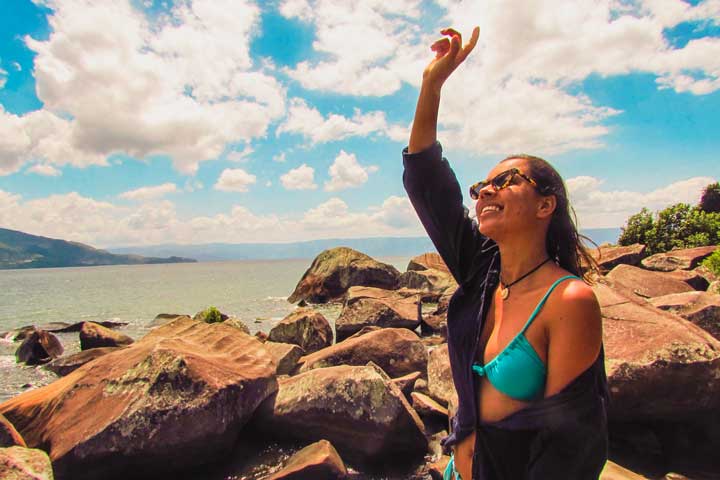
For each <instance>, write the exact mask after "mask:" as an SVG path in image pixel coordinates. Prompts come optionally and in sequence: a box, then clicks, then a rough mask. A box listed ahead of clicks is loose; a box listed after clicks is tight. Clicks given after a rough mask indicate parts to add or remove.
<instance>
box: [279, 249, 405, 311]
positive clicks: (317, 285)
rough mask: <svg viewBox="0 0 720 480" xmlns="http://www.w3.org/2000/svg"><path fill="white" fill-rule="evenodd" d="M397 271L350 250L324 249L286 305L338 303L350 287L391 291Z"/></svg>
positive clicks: (395, 283)
mask: <svg viewBox="0 0 720 480" xmlns="http://www.w3.org/2000/svg"><path fill="white" fill-rule="evenodd" d="M399 276H400V272H398V270H397V269H396V268H395V267H393V266H392V265H388V264H385V263H381V262H378V261H377V260H374V259H373V258H371V257H369V256H367V255H365V254H364V253H360V252H358V251H356V250H353V249H352V248H347V247H338V248H331V249H329V250H325V251H324V252H322V253H320V255H318V256H317V257H315V260H313V262H312V264H311V265H310V268H309V269H308V270H307V271H306V272H305V274H304V275H303V276H302V278H301V279H300V282H298V284H297V286H296V287H295V291H294V292H293V293H292V294H291V295H290V297H289V298H288V302H290V303H295V302H299V301H300V300H305V301H308V302H312V303H325V302H330V301H338V300H340V299H342V298H343V296H344V295H345V292H347V290H348V288H350V287H352V286H353V285H364V286H368V287H378V288H388V289H393V288H395V287H396V286H397V279H398V277H399Z"/></svg>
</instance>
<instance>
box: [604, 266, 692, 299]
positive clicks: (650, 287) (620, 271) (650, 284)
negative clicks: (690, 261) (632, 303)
mask: <svg viewBox="0 0 720 480" xmlns="http://www.w3.org/2000/svg"><path fill="white" fill-rule="evenodd" d="M605 278H606V279H607V280H609V282H610V284H611V285H612V286H613V288H614V289H616V290H619V291H624V293H625V294H628V293H630V292H631V293H634V294H635V295H637V296H639V297H642V298H652V297H661V296H663V295H669V294H671V293H682V292H690V291H692V290H693V288H692V287H691V286H690V285H688V284H687V283H685V282H683V281H682V280H676V279H674V278H672V277H671V276H669V275H668V274H667V273H663V272H651V271H649V270H643V269H642V268H637V267H633V266H630V265H618V266H617V267H615V268H613V269H612V270H611V271H610V273H608V274H607V275H606V277H605Z"/></svg>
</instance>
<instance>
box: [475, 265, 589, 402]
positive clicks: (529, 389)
mask: <svg viewBox="0 0 720 480" xmlns="http://www.w3.org/2000/svg"><path fill="white" fill-rule="evenodd" d="M570 278H578V279H579V277H576V276H574V275H567V276H564V277H562V278H559V279H557V280H556V281H555V283H553V284H552V286H551V287H550V288H549V289H548V291H547V292H546V293H545V296H543V298H542V299H541V300H540V302H539V303H538V304H537V306H536V307H535V310H534V311H533V312H532V314H531V315H530V318H529V319H528V321H527V323H525V326H524V327H523V328H522V330H520V332H518V334H517V335H515V338H513V339H512V340H511V341H510V343H508V345H507V346H506V347H505V348H504V349H503V350H502V352H500V353H499V354H498V355H497V356H496V357H495V358H493V359H492V360H490V361H489V362H488V363H487V364H486V365H484V366H483V365H480V364H479V363H475V364H473V366H472V369H473V371H474V372H475V373H477V374H478V375H480V376H481V377H482V376H486V377H487V378H488V380H489V381H490V383H491V384H492V386H493V387H495V388H496V389H497V390H499V391H501V392H502V393H504V394H505V395H507V396H509V397H511V398H515V399H517V400H526V401H529V400H533V399H535V398H537V397H540V396H541V395H542V394H543V390H544V387H545V377H546V375H547V370H546V369H545V365H544V364H543V362H542V360H540V357H538V355H537V353H535V349H534V348H533V347H532V345H530V342H528V340H527V338H525V331H526V330H527V329H528V327H529V326H530V324H531V323H532V321H533V320H534V319H535V317H536V316H537V314H538V312H540V310H541V309H542V307H543V305H545V301H546V300H547V299H548V297H549V296H550V294H551V293H552V291H553V290H554V289H555V287H557V286H558V284H560V282H562V281H564V280H568V279H570Z"/></svg>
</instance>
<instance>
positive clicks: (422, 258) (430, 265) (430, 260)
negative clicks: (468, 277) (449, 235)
mask: <svg viewBox="0 0 720 480" xmlns="http://www.w3.org/2000/svg"><path fill="white" fill-rule="evenodd" d="M430 269H431V270H440V271H441V272H445V273H447V274H449V273H450V269H448V267H447V265H445V262H444V261H443V259H442V257H441V256H440V255H439V254H437V253H435V252H429V253H423V254H421V255H418V256H417V257H413V258H411V259H410V261H409V262H408V266H407V270H415V271H421V270H430Z"/></svg>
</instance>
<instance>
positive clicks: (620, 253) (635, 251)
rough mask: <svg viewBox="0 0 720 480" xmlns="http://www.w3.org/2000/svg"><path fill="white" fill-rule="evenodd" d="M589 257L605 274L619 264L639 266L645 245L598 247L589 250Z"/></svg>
mask: <svg viewBox="0 0 720 480" xmlns="http://www.w3.org/2000/svg"><path fill="white" fill-rule="evenodd" d="M588 251H589V252H590V255H592V257H593V258H594V259H595V261H596V262H597V263H598V266H599V267H600V270H601V271H603V272H607V271H609V270H612V269H613V268H615V267H616V266H618V265H620V264H626V265H633V266H636V265H639V264H640V260H642V258H643V256H644V255H645V245H642V244H639V243H635V244H633V245H627V246H618V245H600V247H599V248H590V249H589V250H588Z"/></svg>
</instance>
